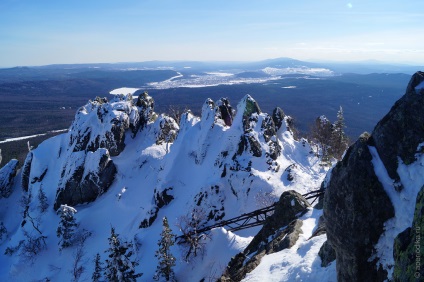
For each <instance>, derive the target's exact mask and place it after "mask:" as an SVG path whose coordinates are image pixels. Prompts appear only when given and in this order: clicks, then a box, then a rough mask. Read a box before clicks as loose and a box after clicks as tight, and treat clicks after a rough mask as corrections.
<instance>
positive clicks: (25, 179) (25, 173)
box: [21, 152, 33, 192]
mask: <svg viewBox="0 0 424 282" xmlns="http://www.w3.org/2000/svg"><path fill="white" fill-rule="evenodd" d="M32 158H33V154H32V152H29V153H28V155H27V156H26V158H25V162H24V166H23V167H22V181H21V185H22V190H24V191H25V192H28V189H29V175H30V173H31V163H32Z"/></svg>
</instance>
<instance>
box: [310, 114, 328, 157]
mask: <svg viewBox="0 0 424 282" xmlns="http://www.w3.org/2000/svg"><path fill="white" fill-rule="evenodd" d="M332 127H333V125H332V124H331V122H330V120H328V119H327V117H325V116H320V117H318V118H317V119H316V120H315V123H314V124H313V125H312V128H311V138H312V140H313V141H314V142H315V144H316V145H317V146H318V155H319V156H320V157H321V161H322V162H323V163H327V162H328V161H329V160H330V158H331V146H330V145H331V136H332V131H333V128H332Z"/></svg>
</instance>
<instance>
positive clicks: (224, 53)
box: [0, 0, 424, 67]
mask: <svg viewBox="0 0 424 282" xmlns="http://www.w3.org/2000/svg"><path fill="white" fill-rule="evenodd" d="M422 19H424V1H422V0H405V1H399V0H387V1H381V0H373V1H370V0H358V1H355V0H352V1H343V0H299V1H289V0H286V1H284V0H214V1H206V0H119V1H118V0H72V1H70V0H54V1H53V0H0V67H10V66H32V65H46V64H57V63H101V62H104V63H107V62H111V63H113V62H140V61H149V60H195V61H257V60H263V59H270V58H278V57H290V58H294V59H299V60H307V61H364V60H378V61H384V62H391V63H405V64H414V65H417V64H424V36H423V31H424V30H423V25H422Z"/></svg>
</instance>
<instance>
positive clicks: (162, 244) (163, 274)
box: [153, 217, 176, 281]
mask: <svg viewBox="0 0 424 282" xmlns="http://www.w3.org/2000/svg"><path fill="white" fill-rule="evenodd" d="M162 225H163V227H162V232H161V234H160V239H159V241H158V245H159V249H158V250H157V251H156V255H155V256H156V257H157V258H158V260H159V265H158V266H157V269H156V274H155V276H154V277H153V279H154V280H156V281H158V280H164V281H176V279H175V274H174V270H173V267H174V266H175V257H174V256H173V255H172V253H171V247H172V246H173V245H174V241H175V235H174V234H173V233H172V230H171V228H170V227H169V224H168V219H167V218H166V217H164V218H163V219H162ZM161 278H162V279H161Z"/></svg>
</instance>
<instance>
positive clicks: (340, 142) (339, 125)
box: [331, 106, 349, 159]
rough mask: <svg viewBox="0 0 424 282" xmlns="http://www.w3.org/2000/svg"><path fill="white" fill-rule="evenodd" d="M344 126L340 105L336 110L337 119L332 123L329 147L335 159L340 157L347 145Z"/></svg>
mask: <svg viewBox="0 0 424 282" xmlns="http://www.w3.org/2000/svg"><path fill="white" fill-rule="evenodd" d="M345 128H346V125H345V121H344V116H343V108H342V107H341V106H340V109H339V111H338V112H337V120H336V122H335V123H334V124H333V132H332V138H331V148H332V154H333V156H334V157H335V158H336V159H340V158H341V157H342V155H343V153H344V151H345V150H346V148H347V147H348V145H349V140H348V138H347V136H346V134H345V132H344V129H345Z"/></svg>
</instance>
